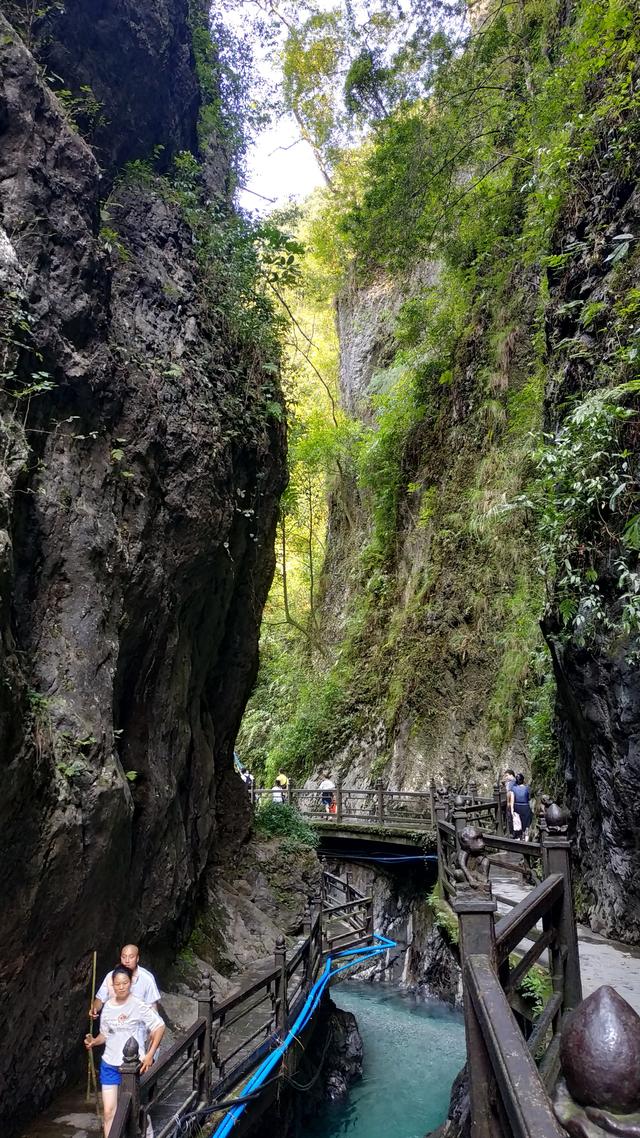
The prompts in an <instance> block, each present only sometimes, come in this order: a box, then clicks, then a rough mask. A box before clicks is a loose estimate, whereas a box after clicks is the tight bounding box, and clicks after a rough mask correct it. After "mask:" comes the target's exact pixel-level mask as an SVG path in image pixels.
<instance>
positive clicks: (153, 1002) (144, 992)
mask: <svg viewBox="0 0 640 1138" xmlns="http://www.w3.org/2000/svg"><path fill="white" fill-rule="evenodd" d="M139 960H140V949H139V948H138V946H137V944H125V946H124V948H123V949H122V952H121V953H120V964H122V965H124V967H125V968H128V969H129V971H130V973H131V995H132V996H136V997H137V999H139V1000H142V1002H143V1004H149V1007H152V1008H153V1009H154V1010H155V1011H156V1012H157V1010H158V1000H159V999H160V991H159V989H158V985H157V984H156V980H155V976H154V975H153V973H152V972H149V969H148V968H143V967H142V965H141V964H140V963H139ZM114 974H115V973H114V972H107V975H106V976H105V978H104V980H103V981H102V983H101V985H100V987H99V988H98V991H97V992H96V996H95V999H94V1001H93V1004H92V1007H91V1014H92V1016H93V1017H94V1019H95V1018H97V1016H98V1015H99V1013H100V1009H101V1007H102V1005H103V1004H104V1003H105V1002H106V1000H108V999H109V997H111V996H113V976H114Z"/></svg>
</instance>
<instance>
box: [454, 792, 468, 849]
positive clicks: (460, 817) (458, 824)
mask: <svg viewBox="0 0 640 1138" xmlns="http://www.w3.org/2000/svg"><path fill="white" fill-rule="evenodd" d="M463 807H464V799H463V798H462V795H460V794H458V795H457V796H456V800H455V802H454V804H453V824H454V826H455V829H456V853H460V834H461V833H462V831H463V830H464V828H465V826H466V825H467V812H466V810H464V809H463Z"/></svg>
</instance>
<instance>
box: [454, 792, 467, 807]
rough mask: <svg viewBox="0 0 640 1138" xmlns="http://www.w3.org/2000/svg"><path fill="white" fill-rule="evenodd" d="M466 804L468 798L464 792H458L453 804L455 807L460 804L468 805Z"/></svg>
mask: <svg viewBox="0 0 640 1138" xmlns="http://www.w3.org/2000/svg"><path fill="white" fill-rule="evenodd" d="M466 804H467V800H466V798H465V796H464V794H456V796H455V798H454V800H453V805H454V806H455V807H458V806H466Z"/></svg>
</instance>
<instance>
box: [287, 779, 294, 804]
mask: <svg viewBox="0 0 640 1138" xmlns="http://www.w3.org/2000/svg"><path fill="white" fill-rule="evenodd" d="M292 789H293V788H292V786H291V779H289V780H288V782H287V806H291V801H292V795H291V791H292Z"/></svg>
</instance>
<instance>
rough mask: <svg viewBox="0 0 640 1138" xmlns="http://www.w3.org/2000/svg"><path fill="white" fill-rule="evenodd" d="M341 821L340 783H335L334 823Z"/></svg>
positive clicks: (339, 781)
mask: <svg viewBox="0 0 640 1138" xmlns="http://www.w3.org/2000/svg"><path fill="white" fill-rule="evenodd" d="M341 821H342V782H341V780H340V779H338V781H337V782H336V822H341Z"/></svg>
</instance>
